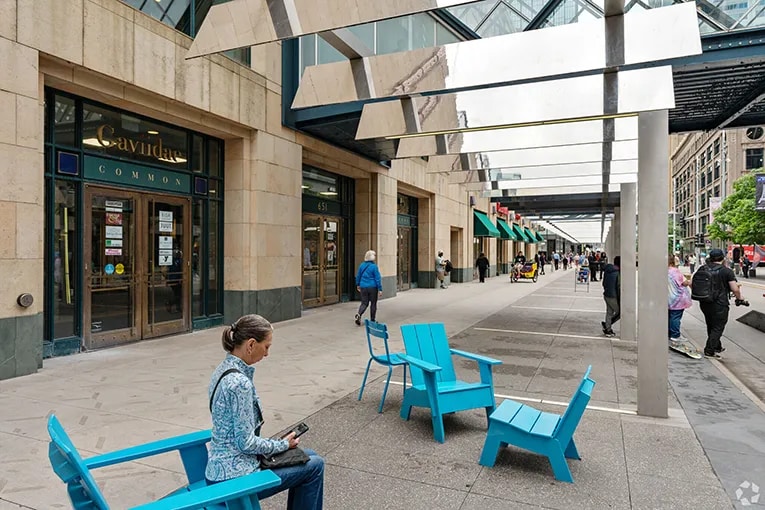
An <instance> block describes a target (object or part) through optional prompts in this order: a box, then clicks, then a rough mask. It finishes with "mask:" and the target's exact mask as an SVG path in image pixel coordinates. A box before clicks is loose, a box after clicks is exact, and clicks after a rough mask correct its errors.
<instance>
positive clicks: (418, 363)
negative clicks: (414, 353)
mask: <svg viewBox="0 0 765 510" xmlns="http://www.w3.org/2000/svg"><path fill="white" fill-rule="evenodd" d="M399 356H400V357H401V359H402V360H404V361H406V362H407V363H409V364H410V365H412V366H415V367H417V368H419V369H421V370H424V371H426V372H432V373H436V372H440V371H441V367H439V366H438V365H434V364H433V363H428V362H427V361H422V360H421V359H418V358H413V357H411V356H408V355H406V354H399Z"/></svg>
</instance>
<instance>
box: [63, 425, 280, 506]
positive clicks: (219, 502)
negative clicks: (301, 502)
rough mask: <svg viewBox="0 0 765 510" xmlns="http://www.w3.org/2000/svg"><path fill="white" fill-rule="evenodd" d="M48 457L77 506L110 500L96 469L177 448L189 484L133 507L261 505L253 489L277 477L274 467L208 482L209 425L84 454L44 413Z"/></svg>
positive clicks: (277, 480)
mask: <svg viewBox="0 0 765 510" xmlns="http://www.w3.org/2000/svg"><path fill="white" fill-rule="evenodd" d="M48 434H49V435H50V446H49V448H48V458H49V459H50V463H51V466H52V467H53V471H54V472H55V473H56V475H57V476H58V477H59V478H61V480H62V481H63V482H64V483H65V484H66V490H67V493H68V495H69V499H70V501H71V502H72V507H73V508H74V509H75V510H108V509H109V508H110V507H109V504H108V503H107V502H106V500H105V499H104V496H103V494H102V493H101V490H100V489H99V488H98V485H96V481H95V479H94V478H93V475H92V474H91V472H90V470H91V469H96V468H100V467H105V466H112V465H114V464H121V463H123V462H130V461H133V460H138V459H143V458H146V457H151V456H153V455H159V454H161V453H167V452H172V451H178V452H179V453H180V455H181V461H182V462H183V467H184V469H185V471H186V476H187V478H188V480H189V484H188V485H186V486H185V487H182V488H180V489H178V490H176V491H174V492H173V493H171V494H169V495H168V496H166V497H164V498H162V499H160V500H158V501H155V502H152V503H148V504H145V505H140V506H137V507H133V510H197V509H208V510H213V509H215V510H219V509H220V510H235V509H236V510H240V509H241V510H244V509H248V510H259V509H260V504H259V503H258V496H257V493H258V492H260V491H262V490H265V489H269V488H271V487H275V486H277V485H279V484H280V483H281V479H280V478H279V477H278V476H276V474H274V473H273V472H272V471H258V472H256V473H253V474H251V475H247V476H242V477H240V478H235V479H233V480H227V481H225V482H221V483H216V484H214V485H210V486H208V485H207V482H206V481H205V474H204V473H205V467H206V466H207V443H208V442H209V441H210V431H209V430H204V431H200V432H192V433H191V434H185V435H182V436H177V437H171V438H168V439H162V440H159V441H155V442H152V443H146V444H143V445H139V446H134V447H131V448H126V449H124V450H118V451H114V452H110V453H105V454H103V455H96V456H94V457H89V458H87V459H83V458H82V457H81V456H80V454H79V453H78V452H77V449H76V448H75V447H74V444H72V441H71V440H70V439H69V436H68V435H67V433H66V432H65V431H64V427H62V425H61V423H60V422H59V421H58V419H57V418H56V416H55V415H51V416H50V418H48Z"/></svg>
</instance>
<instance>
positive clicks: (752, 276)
mask: <svg viewBox="0 0 765 510" xmlns="http://www.w3.org/2000/svg"><path fill="white" fill-rule="evenodd" d="M755 276H757V270H756V269H755V268H751V269H750V270H749V278H754V277H755Z"/></svg>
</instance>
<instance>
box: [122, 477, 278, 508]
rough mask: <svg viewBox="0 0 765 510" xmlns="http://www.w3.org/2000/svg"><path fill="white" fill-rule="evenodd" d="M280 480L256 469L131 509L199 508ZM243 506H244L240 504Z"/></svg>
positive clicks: (249, 492)
mask: <svg viewBox="0 0 765 510" xmlns="http://www.w3.org/2000/svg"><path fill="white" fill-rule="evenodd" d="M281 482H282V480H281V478H279V477H278V476H276V474H275V473H274V472H273V471H270V470H269V471H257V472H255V473H252V474H250V475H246V476H240V477H239V478H233V479H231V480H226V481H225V482H220V483H216V484H215V485H208V486H207V487H202V488H200V489H195V490H192V491H189V492H183V493H181V494H176V495H175V496H170V497H169V498H165V499H160V500H159V501H155V502H153V503H148V504H146V505H141V506H137V507H134V508H133V510H199V509H202V508H205V507H208V506H210V505H215V504H218V503H225V502H229V501H233V500H236V499H238V498H242V497H246V496H252V495H255V494H257V493H258V492H261V491H263V490H266V489H270V488H271V487H276V486H277V485H279V484H280V483H281ZM242 508H245V506H242Z"/></svg>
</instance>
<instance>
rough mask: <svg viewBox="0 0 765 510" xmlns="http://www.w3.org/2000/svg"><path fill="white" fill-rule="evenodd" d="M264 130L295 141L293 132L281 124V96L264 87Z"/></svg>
mask: <svg viewBox="0 0 765 510" xmlns="http://www.w3.org/2000/svg"><path fill="white" fill-rule="evenodd" d="M266 131H268V132H269V133H272V134H274V135H276V136H278V137H280V138H284V139H286V140H290V141H292V142H294V141H295V132H294V131H292V130H291V129H288V128H285V127H284V126H282V96H281V95H280V94H278V93H277V92H274V91H272V90H268V89H266Z"/></svg>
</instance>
